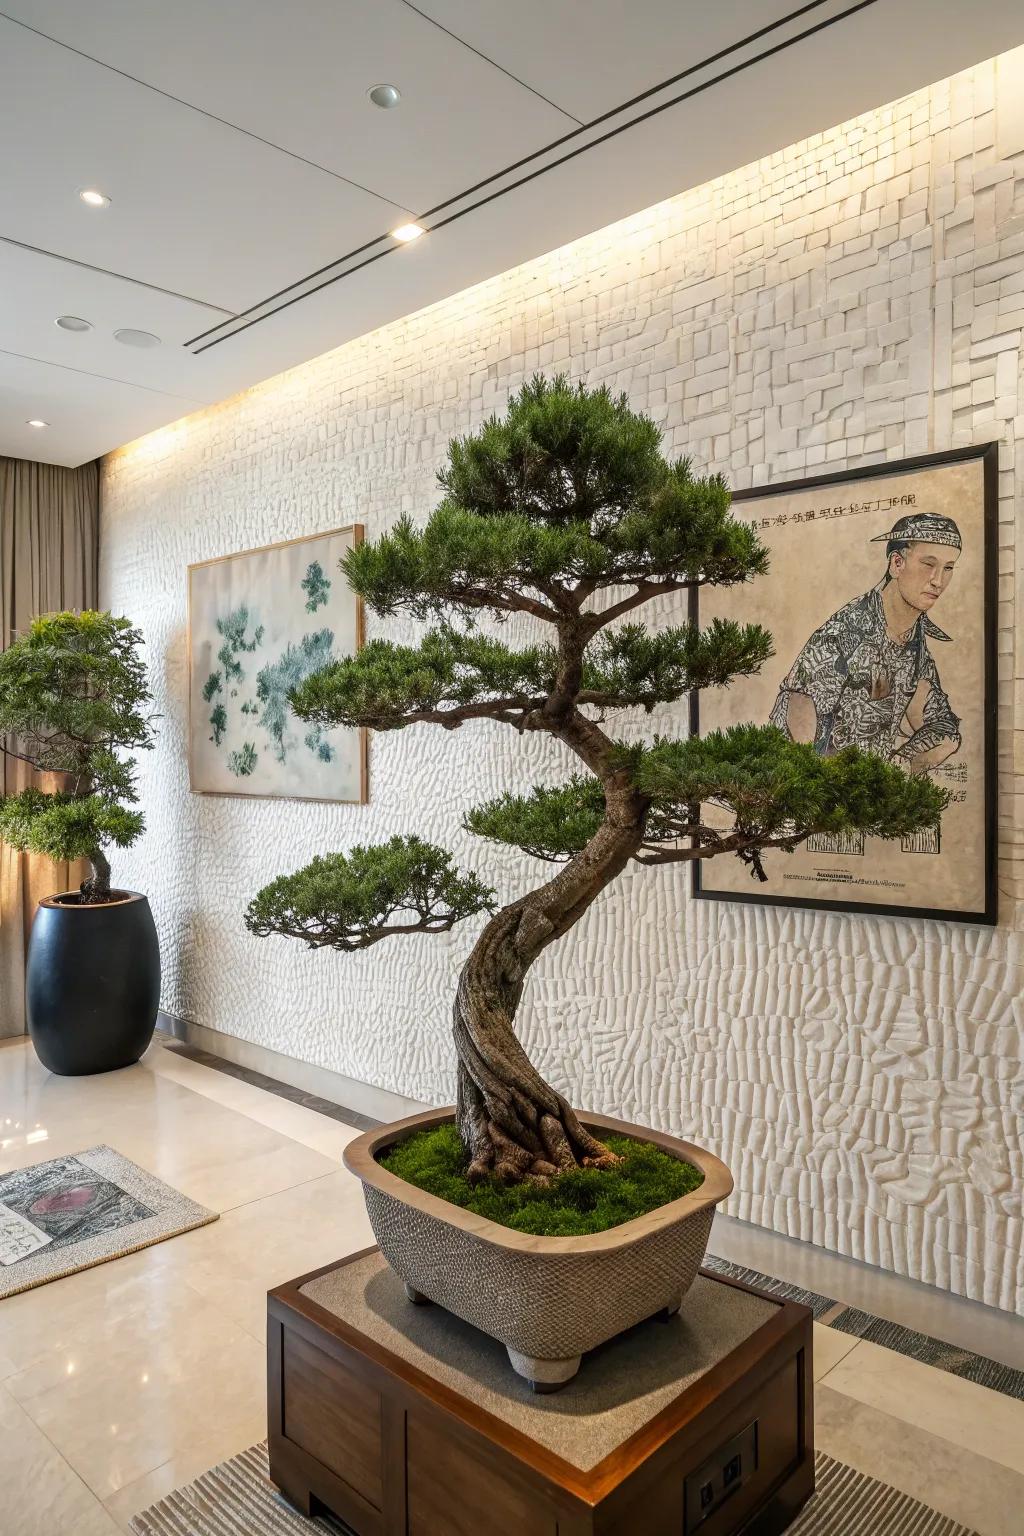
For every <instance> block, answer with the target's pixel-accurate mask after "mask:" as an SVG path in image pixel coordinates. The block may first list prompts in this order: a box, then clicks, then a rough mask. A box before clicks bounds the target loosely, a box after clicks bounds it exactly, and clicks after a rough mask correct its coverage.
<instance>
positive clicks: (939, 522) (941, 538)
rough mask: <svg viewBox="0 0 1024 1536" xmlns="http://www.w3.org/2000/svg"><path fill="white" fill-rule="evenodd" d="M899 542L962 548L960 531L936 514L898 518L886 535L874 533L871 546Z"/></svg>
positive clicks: (920, 514) (946, 519)
mask: <svg viewBox="0 0 1024 1536" xmlns="http://www.w3.org/2000/svg"><path fill="white" fill-rule="evenodd" d="M895 540H899V542H900V543H901V544H948V545H950V547H951V548H953V549H961V548H962V547H963V545H962V543H961V540H960V529H959V528H958V527H957V525H956V523H954V521H953V519H952V518H951V517H940V516H939V514H938V513H937V512H911V514H910V515H909V517H899V518H897V519H896V521H895V522H894V523H893V525H892V527H891V528H890V529H889V532H888V533H876V534H875V537H874V538H873V539H872V540H871V543H872V544H888V543H889V542H890V541H895Z"/></svg>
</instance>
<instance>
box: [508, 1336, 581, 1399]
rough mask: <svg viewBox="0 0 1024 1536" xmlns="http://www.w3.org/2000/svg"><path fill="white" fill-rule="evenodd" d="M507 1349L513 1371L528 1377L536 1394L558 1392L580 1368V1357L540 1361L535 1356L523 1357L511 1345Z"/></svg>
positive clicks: (573, 1356) (571, 1356) (572, 1356)
mask: <svg viewBox="0 0 1024 1536" xmlns="http://www.w3.org/2000/svg"><path fill="white" fill-rule="evenodd" d="M506 1348H507V1349H508V1358H509V1360H510V1361H511V1364H512V1369H513V1370H514V1371H515V1372H517V1374H518V1375H520V1376H525V1377H526V1380H527V1381H528V1382H529V1383H530V1387H531V1389H532V1390H533V1391H534V1392H557V1391H558V1389H559V1388H560V1387H564V1386H565V1384H566V1382H567V1381H571V1380H572V1378H573V1377H574V1376H575V1375H576V1372H577V1371H578V1370H579V1368H580V1360H581V1358H582V1356H580V1355H570V1356H568V1357H567V1358H566V1359H564V1360H538V1359H537V1357H536V1356H535V1355H521V1354H520V1353H519V1351H518V1350H517V1349H513V1348H512V1347H511V1345H506Z"/></svg>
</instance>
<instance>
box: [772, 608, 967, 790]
mask: <svg viewBox="0 0 1024 1536" xmlns="http://www.w3.org/2000/svg"><path fill="white" fill-rule="evenodd" d="M881 592H882V589H881V587H873V588H872V590H871V591H870V592H865V593H864V595H863V596H862V597H857V598H854V600H853V602H850V603H847V604H846V605H845V607H843V608H840V609H839V610H838V612H836V613H834V614H833V615H832V617H831V618H830V619H826V620H825V623H824V624H822V625H821V626H820V627H819V628H818V629H816V630H815V631H814V633H813V635H812V636H811V638H810V639H809V640H808V641H807V644H806V645H805V646H804V648H803V650H802V651H801V652H800V654H799V656H798V657H797V659H796V661H795V662H794V663H793V665H792V667H791V668H790V670H789V672H788V674H787V675H786V677H785V678H783V680H782V684H781V686H780V688H779V696H778V698H777V699H776V701H775V707H774V708H773V710H772V712H771V715H770V717H769V718H770V720H771V723H772V724H773V725H777V726H780V727H781V728H782V730H784V731H788V726H787V723H786V716H787V711H788V706H789V696H790V694H792V693H802V694H806V695H807V696H808V698H810V699H811V701H812V702H813V704H814V707H815V710H816V711H817V729H816V733H815V737H814V749H815V751H816V752H819V753H821V755H822V756H828V755H829V754H830V753H832V752H838V751H839V750H840V748H841V747H849V746H853V747H860V748H862V749H863V750H864V751H867V752H876V753H878V754H879V756H881V757H885V758H888V759H890V760H892V761H894V762H897V763H899V764H900V765H901V766H902V767H904V768H906V767H908V766H909V764H910V763H911V761H912V760H913V759H914V758H916V757H917V756H919V754H921V753H922V752H928V751H930V750H931V749H932V748H933V747H937V746H939V745H940V743H942V742H947V741H948V742H952V743H953V744H954V745H953V750H955V749H956V747H958V746H959V745H960V721H959V719H958V717H957V716H956V715H955V714H954V713H953V710H952V708H951V706H950V702H949V699H948V698H947V697H946V694H945V693H944V692H943V689H942V684H941V682H940V681H939V673H938V668H937V667H936V665H935V660H934V658H933V656H932V653H931V651H930V650H929V648H928V641H929V640H949V638H950V637H949V635H947V634H945V633H944V631H943V630H941V629H939V627H938V625H937V624H933V623H932V621H931V620H930V619H929V618H926V617H925V615H924V614H921V615H920V617H919V618H918V619H917V621H916V623H915V624H914V626H913V628H912V629H911V631H910V633H909V634H908V635H907V637H906V639H904V640H903V641H897V640H893V639H892V638H891V636H890V635H889V632H888V630H887V629H886V625H885V613H884V610H883V608H882V595H881ZM921 683H927V684H930V688H929V691H928V696H927V698H926V700H925V704H924V714H923V719H922V722H921V724H920V726H919V727H918V728H917V729H916V730H915V729H914V728H913V727H912V726H911V724H910V722H909V721H908V720H907V719H906V713H907V709H908V707H909V706H910V703H911V701H912V699H913V698H914V695H915V693H916V692H917V690H918V687H919V685H920V684H921ZM872 694H874V695H876V696H875V697H872Z"/></svg>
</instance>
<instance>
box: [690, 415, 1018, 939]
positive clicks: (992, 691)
mask: <svg viewBox="0 0 1024 1536" xmlns="http://www.w3.org/2000/svg"><path fill="white" fill-rule="evenodd" d="M975 459H980V460H981V461H982V469H983V481H982V495H983V508H982V518H983V529H984V555H983V561H984V579H983V583H982V591H983V599H982V600H983V603H984V614H983V624H982V633H983V637H984V639H983V658H984V704H983V709H982V717H983V720H984V730H985V741H984V749H983V764H984V780H983V782H984V792H985V812H984V827H985V849H984V892H985V904H984V907H983V909H982V910H981V911H979V912H961V911H949V910H946V909H942V908H932V907H913V906H903V905H899V904H888V903H881V902H857V901H828V900H826V899H823V898H817V897H797V896H793V897H785V898H783V897H782V896H779V895H777V894H774V893H772V894H770V895H763V894H761V893H760V892H758V891H756V890H752V891H749V892H742V893H741V892H736V891H714V890H706V889H704V887H703V883H702V880H701V873H702V869H701V864H702V861H701V860H700V859H696V860H694V863H693V883H692V894H693V896H694V897H695V898H696V899H697V900H700V901H723V902H741V903H743V904H744V905H748V906H762V907H764V906H768V907H792V908H797V909H808V910H813V911H824V912H858V913H866V914H868V915H874V916H876V917H883V916H885V917H926V918H935V919H939V920H942V921H945V922H956V923H971V924H979V925H985V926H989V927H992V926H994V925H995V923H996V921H997V912H998V900H999V891H998V885H997V821H998V807H997V795H998V747H997V724H998V720H997V693H996V682H997V664H998V660H997V623H996V619H997V602H998V513H999V444H998V443H997V442H990V443H982V444H978V445H975V446H972V447H966V448H953V449H949V450H947V451H945V452H941V453H928V454H921V455H919V456H917V457H915V458H909V459H899V460H891V461H886V462H885V463H882V464H868V465H862V466H858V467H857V468H855V469H846V470H840V471H838V472H837V473H835V474H827V475H814V476H812V477H810V478H808V479H801V480H785V481H779V482H778V483H772V484H769V485H758V486H752V487H751V488H750V489H749V490H743V491H736V492H734V494H733V498H732V499H733V501H734V502H744V501H754V500H757V501H760V500H764V499H766V498H768V497H771V496H784V495H791V494H793V493H794V492H800V491H806V490H812V489H817V488H821V487H823V486H833V485H842V484H843V483H844V482H845V481H850V480H873V479H879V480H881V479H886V478H889V477H892V476H894V475H905V474H908V473H910V472H912V471H914V470H919V469H934V468H938V467H942V466H943V465H948V464H957V463H965V462H968V461H971V460H975ZM689 617H690V621H691V623H694V624H698V623H699V621H700V589H699V587H694V588H693V589H692V590H691V592H690V600H689ZM689 717H690V718H689V724H690V732H691V734H692V735H698V734H699V732H700V695H699V693H697V692H693V693H691V694H690V709H689Z"/></svg>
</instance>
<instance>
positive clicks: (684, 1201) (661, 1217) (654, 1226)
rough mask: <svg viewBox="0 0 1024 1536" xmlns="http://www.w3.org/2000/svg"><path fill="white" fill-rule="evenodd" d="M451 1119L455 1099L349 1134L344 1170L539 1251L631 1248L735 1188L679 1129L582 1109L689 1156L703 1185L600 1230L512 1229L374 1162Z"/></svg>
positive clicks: (595, 1125)
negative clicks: (542, 1233)
mask: <svg viewBox="0 0 1024 1536" xmlns="http://www.w3.org/2000/svg"><path fill="white" fill-rule="evenodd" d="M454 1119H455V1109H454V1106H452V1105H449V1106H447V1107H446V1108H444V1109H428V1110H426V1111H424V1112H423V1113H422V1114H418V1115H410V1116H408V1118H407V1119H404V1120H393V1121H391V1123H390V1124H389V1125H382V1126H379V1127H378V1128H377V1129H376V1130H373V1131H365V1132H364V1133H363V1135H362V1136H357V1137H356V1139H355V1140H354V1141H350V1142H349V1144H348V1146H346V1147H345V1148H344V1149H343V1151H342V1154H341V1155H342V1161H343V1162H344V1164H345V1167H346V1168H347V1169H348V1170H349V1172H350V1173H354V1174H355V1175H356V1177H357V1178H358V1179H361V1180H362V1182H363V1183H364V1184H369V1185H370V1186H371V1187H372V1188H374V1189H379V1190H380V1192H381V1193H382V1194H385V1195H390V1196H391V1198H392V1199H394V1200H400V1201H401V1202H402V1204H403V1205H408V1206H412V1207H413V1209H414V1210H417V1211H422V1212H423V1214H424V1215H426V1216H433V1217H434V1218H435V1219H436V1220H438V1221H444V1222H447V1223H448V1225H449V1226H450V1227H458V1228H459V1229H460V1230H461V1231H463V1232H467V1233H470V1234H471V1235H472V1236H473V1237H476V1238H479V1239H480V1240H481V1241H483V1242H486V1243H490V1244H491V1245H492V1246H493V1247H495V1248H507V1249H509V1250H510V1251H511V1252H513V1253H532V1254H536V1255H538V1256H540V1255H544V1254H551V1255H554V1254H558V1255H563V1256H564V1255H565V1254H567V1253H580V1254H595V1253H607V1252H610V1251H611V1250H613V1249H616V1248H627V1247H631V1246H632V1245H633V1244H634V1243H637V1242H640V1241H641V1239H643V1238H646V1237H650V1236H652V1235H653V1234H654V1233H656V1232H661V1231H662V1230H664V1228H666V1227H672V1226H675V1225H676V1224H677V1223H678V1222H680V1221H683V1220H685V1219H686V1218H687V1217H689V1216H693V1215H696V1214H697V1212H698V1211H702V1210H705V1209H706V1208H707V1207H708V1206H714V1205H718V1204H719V1202H720V1201H722V1200H724V1199H726V1197H727V1196H728V1195H730V1194H731V1193H732V1188H733V1179H732V1174H731V1173H730V1172H729V1170H728V1168H727V1167H726V1166H725V1164H724V1163H723V1162H722V1161H721V1160H720V1159H719V1158H717V1157H715V1155H714V1153H713V1152H707V1151H705V1149H704V1148H703V1147H698V1146H695V1145H694V1143H693V1142H690V1141H683V1140H682V1139H681V1138H680V1137H678V1136H669V1135H667V1134H666V1133H665V1132H664V1131H655V1130H652V1129H651V1128H650V1126H646V1125H633V1124H631V1123H630V1122H629V1121H628V1120H618V1119H615V1118H614V1117H613V1116H610V1115H596V1114H585V1115H583V1114H581V1115H580V1120H581V1122H582V1123H583V1124H584V1125H585V1126H586V1127H587V1129H588V1130H591V1131H595V1132H598V1133H601V1132H605V1133H608V1132H611V1133H612V1134H614V1135H621V1136H632V1137H633V1138H634V1139H635V1140H636V1141H651V1142H653V1143H654V1144H655V1146H658V1147H660V1148H661V1150H662V1151H663V1152H667V1153H668V1154H669V1155H670V1156H671V1157H675V1158H678V1159H679V1161H680V1162H684V1163H691V1164H692V1165H693V1167H695V1168H699V1169H700V1171H701V1172H702V1173H703V1175H704V1182H703V1184H701V1186H700V1188H699V1189H695V1190H693V1191H692V1192H691V1193H690V1194H688V1195H683V1196H681V1197H680V1199H678V1200H670V1201H669V1202H668V1203H667V1204H666V1205H660V1206H658V1208H657V1209H656V1210H653V1211H647V1212H646V1213H645V1215H643V1216H634V1217H633V1219H632V1220H631V1221H624V1222H621V1223H620V1225H619V1226H617V1227H608V1228H607V1229H606V1231H604V1232H588V1233H585V1234H583V1235H582V1236H573V1237H538V1236H536V1235H534V1234H533V1233H530V1232H516V1231H515V1230H514V1229H513V1228H512V1227H503V1226H501V1225H500V1224H499V1223H498V1222H496V1221H489V1220H488V1218H487V1217H486V1216H478V1215H476V1214H475V1213H474V1212H473V1211H467V1210H465V1209H463V1207H462V1206H459V1205H452V1204H451V1202H450V1201H448V1200H441V1199H439V1198H438V1197H437V1195H431V1194H429V1193H428V1192H427V1191H426V1190H425V1189H418V1188H417V1186H416V1185H415V1184H410V1183H408V1182H407V1181H406V1180H405V1179H400V1178H399V1177H398V1175H397V1174H394V1173H390V1172H389V1171H388V1170H387V1169H386V1168H382V1167H381V1165H380V1163H378V1161H377V1156H378V1154H379V1153H380V1152H382V1151H383V1150H384V1148H385V1147H388V1146H394V1145H395V1144H396V1143H397V1142H401V1141H406V1140H408V1138H409V1137H410V1136H412V1135H414V1134H415V1132H416V1131H421V1130H429V1129H431V1128H433V1127H434V1126H436V1125H444V1124H446V1123H448V1122H449V1121H453V1120H454Z"/></svg>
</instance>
